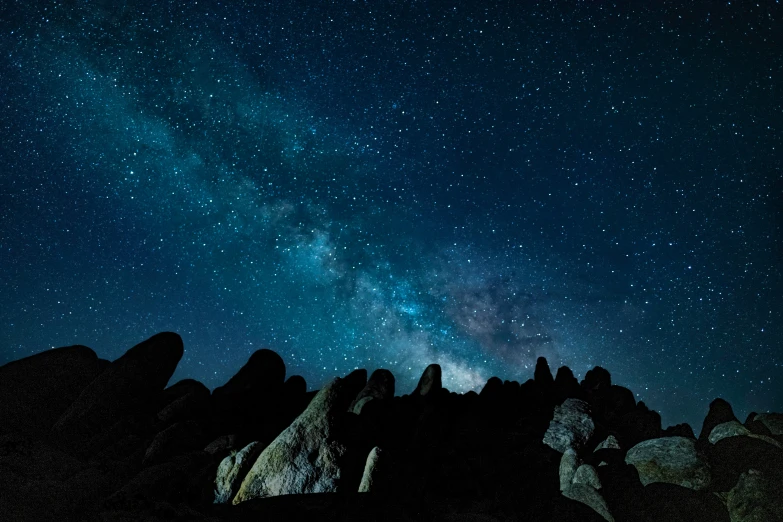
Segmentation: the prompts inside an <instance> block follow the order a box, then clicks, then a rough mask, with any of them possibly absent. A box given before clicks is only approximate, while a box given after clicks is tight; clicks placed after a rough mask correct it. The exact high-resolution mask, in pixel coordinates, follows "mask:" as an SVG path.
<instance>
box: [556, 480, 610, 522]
mask: <svg viewBox="0 0 783 522" xmlns="http://www.w3.org/2000/svg"><path fill="white" fill-rule="evenodd" d="M563 496H564V497H566V498H570V499H571V500H576V501H577V502H581V503H582V504H584V505H586V506H589V507H591V508H593V510H594V511H595V512H596V513H598V514H599V515H601V516H602V517H603V518H604V520H606V521H607V522H614V517H613V516H612V514H611V513H610V512H609V506H607V505H606V500H604V497H603V496H601V494H600V493H599V492H598V491H596V490H595V489H594V488H592V487H590V486H588V485H587V484H571V485H570V486H569V487H568V488H566V490H565V491H563Z"/></svg>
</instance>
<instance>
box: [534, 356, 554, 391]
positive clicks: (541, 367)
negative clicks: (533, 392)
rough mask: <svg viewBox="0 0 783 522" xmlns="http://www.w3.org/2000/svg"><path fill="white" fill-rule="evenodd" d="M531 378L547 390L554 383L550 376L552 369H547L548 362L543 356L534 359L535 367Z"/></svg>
mask: <svg viewBox="0 0 783 522" xmlns="http://www.w3.org/2000/svg"><path fill="white" fill-rule="evenodd" d="M533 380H534V381H536V383H537V384H539V385H540V386H542V387H543V388H544V389H547V390H548V389H549V388H551V387H552V385H554V383H555V380H554V379H553V378H552V370H550V369H549V363H548V362H547V360H546V358H545V357H539V358H538V359H536V369H535V371H534V372H533Z"/></svg>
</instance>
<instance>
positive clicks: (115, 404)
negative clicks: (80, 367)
mask: <svg viewBox="0 0 783 522" xmlns="http://www.w3.org/2000/svg"><path fill="white" fill-rule="evenodd" d="M182 352H183V348H182V339H181V338H180V336H179V335H177V334H175V333H172V332H163V333H159V334H157V335H154V336H152V337H150V338H149V339H147V340H146V341H144V342H142V343H139V344H137V345H136V346H134V347H133V348H131V349H130V350H128V351H127V352H125V354H124V355H123V356H122V357H120V358H119V359H117V360H116V361H114V362H112V363H111V364H110V365H109V366H108V367H107V368H106V369H105V370H104V371H103V372H102V373H101V374H100V375H98V377H96V378H95V379H94V380H93V381H92V382H91V383H90V384H89V385H88V386H87V387H86V388H85V389H84V390H82V392H81V393H80V394H79V397H78V398H77V399H76V400H75V401H74V402H73V404H71V406H70V407H69V408H68V410H67V411H66V412H65V413H63V415H62V416H61V417H60V418H59V420H58V421H57V423H56V424H55V425H54V427H53V430H54V432H55V433H56V434H58V435H59V436H60V437H62V439H63V440H65V441H66V442H68V443H71V444H80V443H83V442H84V441H86V440H88V439H89V438H91V437H92V436H93V435H96V434H97V433H99V432H100V431H101V430H103V429H105V428H108V427H110V426H112V425H113V424H114V423H115V422H117V421H118V420H119V419H120V418H121V417H123V416H124V415H128V414H130V413H132V412H135V411H138V410H142V409H149V408H151V407H154V405H155V398H156V396H157V394H159V393H160V392H161V391H163V389H164V388H165V386H166V383H167V382H168V381H169V379H170V378H171V375H172V374H173V373H174V370H175V369H176V367H177V363H179V360H180V359H181V358H182Z"/></svg>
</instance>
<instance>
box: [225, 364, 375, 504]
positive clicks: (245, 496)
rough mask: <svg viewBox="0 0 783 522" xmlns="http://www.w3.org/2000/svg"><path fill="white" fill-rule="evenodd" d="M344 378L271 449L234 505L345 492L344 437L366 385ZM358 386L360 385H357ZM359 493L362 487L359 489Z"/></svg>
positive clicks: (321, 395)
mask: <svg viewBox="0 0 783 522" xmlns="http://www.w3.org/2000/svg"><path fill="white" fill-rule="evenodd" d="M356 381H357V379H351V378H350V376H349V377H348V378H345V379H340V378H339V377H338V378H336V379H334V380H333V381H332V382H330V383H329V384H327V385H326V386H324V388H323V389H322V390H321V391H319V392H318V395H316V396H315V398H314V399H313V400H312V402H311V403H310V404H309V405H308V407H307V409H306V410H305V411H304V413H302V414H301V415H300V416H299V417H298V418H297V419H296V420H295V421H294V422H293V423H292V424H291V425H290V426H289V427H288V428H286V429H285V430H284V431H283V432H282V433H281V434H280V435H279V436H278V437H277V438H276V439H275V440H274V441H272V443H271V444H269V446H267V447H266V448H265V449H264V451H263V452H262V453H261V455H260V456H259V457H258V459H257V460H256V462H255V464H253V467H252V468H251V469H250V471H249V472H248V474H247V476H246V477H245V479H244V481H243V482H242V485H241V486H240V488H239V491H238V492H237V494H236V496H235V497H234V500H233V503H234V504H238V503H240V502H243V501H246V500H250V499H253V498H263V497H270V496H277V495H292V494H301V493H327V492H336V491H340V490H341V489H342V487H343V479H344V475H345V469H344V465H345V463H346V460H347V458H348V453H349V447H348V445H347V444H346V443H345V442H344V441H343V440H342V439H341V438H340V435H341V424H342V423H343V422H345V420H344V418H343V417H344V416H345V415H346V410H347V409H348V406H349V405H350V403H351V401H352V400H353V398H354V397H355V396H356V394H357V393H359V391H360V390H361V388H362V387H364V385H365V383H366V374H365V382H361V381H358V382H356ZM357 384H360V385H359V386H357ZM355 487H356V488H357V489H358V484H356V486H355Z"/></svg>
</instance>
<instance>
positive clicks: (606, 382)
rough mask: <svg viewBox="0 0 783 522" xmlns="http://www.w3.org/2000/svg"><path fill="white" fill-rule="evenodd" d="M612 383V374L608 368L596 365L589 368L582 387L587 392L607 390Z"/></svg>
mask: <svg viewBox="0 0 783 522" xmlns="http://www.w3.org/2000/svg"><path fill="white" fill-rule="evenodd" d="M611 385H612V376H611V375H610V374H609V372H608V371H607V370H605V369H604V368H601V367H600V366H596V367H595V368H593V369H592V370H588V371H587V373H586V374H585V378H584V379H582V383H581V386H582V389H584V390H585V391H587V392H594V391H598V390H607V389H609V387H610V386H611Z"/></svg>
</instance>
